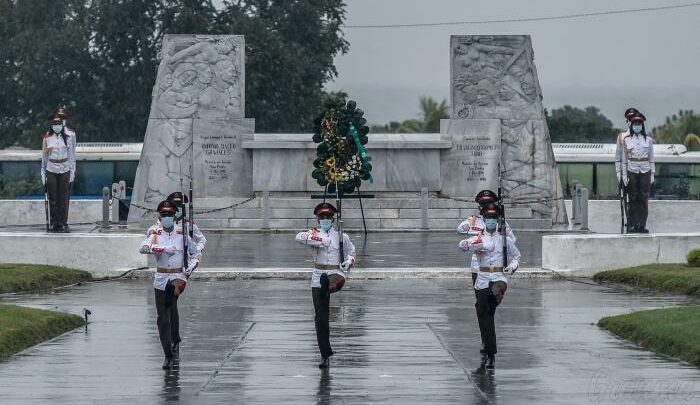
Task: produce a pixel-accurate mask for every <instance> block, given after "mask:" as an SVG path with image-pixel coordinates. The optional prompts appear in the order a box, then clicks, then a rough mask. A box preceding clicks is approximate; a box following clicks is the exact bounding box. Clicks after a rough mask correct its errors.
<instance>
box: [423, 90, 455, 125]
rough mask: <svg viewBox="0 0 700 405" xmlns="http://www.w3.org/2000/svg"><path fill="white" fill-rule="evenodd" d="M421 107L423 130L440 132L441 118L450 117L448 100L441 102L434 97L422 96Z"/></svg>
mask: <svg viewBox="0 0 700 405" xmlns="http://www.w3.org/2000/svg"><path fill="white" fill-rule="evenodd" d="M420 109H421V112H422V113H423V130H424V131H425V132H440V120H441V119H443V118H450V114H449V106H448V105H447V101H446V100H442V102H441V103H440V104H438V102H437V101H435V100H433V98H432V97H427V96H422V97H421V98H420Z"/></svg>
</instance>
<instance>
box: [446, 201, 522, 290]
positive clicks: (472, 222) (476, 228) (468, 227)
mask: <svg viewBox="0 0 700 405" xmlns="http://www.w3.org/2000/svg"><path fill="white" fill-rule="evenodd" d="M474 201H476V203H477V204H479V211H481V209H483V208H484V207H486V206H487V205H489V204H495V203H497V202H498V195H496V193H494V192H493V191H491V190H481V191H479V193H478V194H477V195H476V198H474ZM484 228H485V223H484V217H483V216H481V214H476V215H472V216H470V217H469V218H467V219H466V220H465V221H462V223H460V224H459V225H457V233H459V234H461V235H469V236H476V235H479V234H481V233H482V232H483V231H484ZM506 236H507V237H508V239H511V240H512V241H513V243H515V242H516V238H515V234H514V233H513V230H512V229H511V228H510V225H508V222H506ZM469 267H470V268H471V272H472V286H473V285H474V284H475V283H476V277H477V275H478V274H479V261H478V259H477V257H476V254H472V258H471V262H470V266H469Z"/></svg>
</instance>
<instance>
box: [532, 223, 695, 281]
mask: <svg viewBox="0 0 700 405" xmlns="http://www.w3.org/2000/svg"><path fill="white" fill-rule="evenodd" d="M696 247H700V233H666V234H649V235H624V236H623V235H605V234H598V235H581V234H578V235H548V236H543V237H542V269H543V270H554V271H557V272H565V273H567V274H572V275H575V276H581V277H592V276H593V275H594V274H595V273H597V272H600V271H604V270H613V269H619V268H624V267H632V266H639V265H643V264H652V263H684V262H685V261H686V254H687V253H688V251H689V250H690V249H692V248H696Z"/></svg>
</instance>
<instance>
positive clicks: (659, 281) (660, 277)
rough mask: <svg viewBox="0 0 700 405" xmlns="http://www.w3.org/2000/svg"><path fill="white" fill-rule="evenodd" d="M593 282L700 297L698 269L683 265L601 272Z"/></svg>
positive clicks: (650, 265)
mask: <svg viewBox="0 0 700 405" xmlns="http://www.w3.org/2000/svg"><path fill="white" fill-rule="evenodd" d="M593 280H595V281H598V282H601V281H605V282H615V283H621V284H627V285H631V286H635V287H643V288H653V289H655V290H659V291H668V292H674V293H679V294H686V295H692V296H700V267H690V266H688V265H686V264H684V263H678V264H648V265H644V266H637V267H630V268H626V269H620V270H610V271H603V272H601V273H597V274H596V275H595V276H593Z"/></svg>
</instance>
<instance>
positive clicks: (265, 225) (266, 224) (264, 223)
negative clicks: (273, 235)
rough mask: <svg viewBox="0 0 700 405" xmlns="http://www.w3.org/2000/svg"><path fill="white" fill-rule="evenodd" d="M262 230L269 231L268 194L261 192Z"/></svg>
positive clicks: (267, 192)
mask: <svg viewBox="0 0 700 405" xmlns="http://www.w3.org/2000/svg"><path fill="white" fill-rule="evenodd" d="M262 220H263V221H262V229H270V192H269V191H266V190H264V191H263V192H262Z"/></svg>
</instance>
